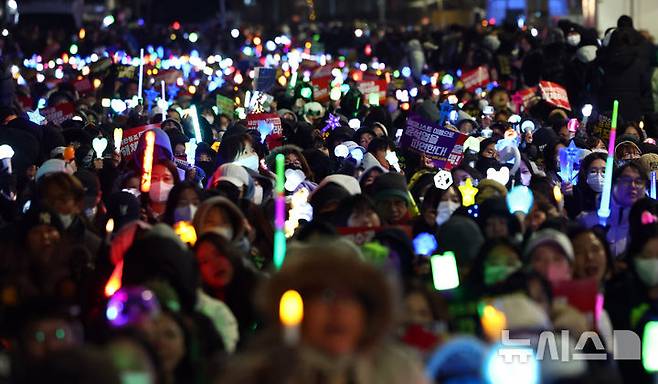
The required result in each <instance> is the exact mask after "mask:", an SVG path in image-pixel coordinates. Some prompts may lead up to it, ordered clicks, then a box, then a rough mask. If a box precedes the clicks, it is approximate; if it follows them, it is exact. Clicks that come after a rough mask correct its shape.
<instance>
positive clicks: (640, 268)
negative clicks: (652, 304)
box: [635, 258, 658, 287]
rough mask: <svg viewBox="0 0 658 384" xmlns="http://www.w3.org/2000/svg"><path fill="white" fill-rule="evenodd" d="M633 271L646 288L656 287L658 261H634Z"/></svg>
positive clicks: (657, 283)
mask: <svg viewBox="0 0 658 384" xmlns="http://www.w3.org/2000/svg"><path fill="white" fill-rule="evenodd" d="M635 271H636V272H637V277H639V278H640V281H642V282H643V283H644V284H645V285H646V286H648V287H655V286H658V259H639V258H637V259H635Z"/></svg>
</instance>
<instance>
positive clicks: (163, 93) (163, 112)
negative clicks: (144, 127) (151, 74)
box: [160, 80, 167, 121]
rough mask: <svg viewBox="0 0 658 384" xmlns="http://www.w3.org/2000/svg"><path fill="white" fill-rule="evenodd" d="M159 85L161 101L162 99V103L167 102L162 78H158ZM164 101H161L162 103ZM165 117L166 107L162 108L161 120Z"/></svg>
mask: <svg viewBox="0 0 658 384" xmlns="http://www.w3.org/2000/svg"><path fill="white" fill-rule="evenodd" d="M160 87H161V88H162V101H163V102H164V103H166V102H167V99H166V97H165V96H166V95H165V82H164V80H160ZM164 103H163V104H164ZM166 119H167V109H166V108H162V121H164V120H166Z"/></svg>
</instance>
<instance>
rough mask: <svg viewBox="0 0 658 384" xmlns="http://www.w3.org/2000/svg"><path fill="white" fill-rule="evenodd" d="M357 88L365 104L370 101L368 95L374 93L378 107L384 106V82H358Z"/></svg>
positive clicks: (385, 86) (381, 80)
mask: <svg viewBox="0 0 658 384" xmlns="http://www.w3.org/2000/svg"><path fill="white" fill-rule="evenodd" d="M358 88H359V92H361V93H362V94H363V95H364V97H365V101H366V102H368V101H369V100H370V95H371V94H373V93H375V94H378V95H379V105H384V104H386V88H387V84H386V80H384V79H377V80H364V81H361V82H359V84H358Z"/></svg>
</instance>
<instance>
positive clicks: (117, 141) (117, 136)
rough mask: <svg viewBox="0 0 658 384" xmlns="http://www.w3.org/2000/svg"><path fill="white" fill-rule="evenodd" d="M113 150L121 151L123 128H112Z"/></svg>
mask: <svg viewBox="0 0 658 384" xmlns="http://www.w3.org/2000/svg"><path fill="white" fill-rule="evenodd" d="M113 133H114V150H115V151H116V153H119V152H121V140H122V139H123V129H121V128H114V132H113Z"/></svg>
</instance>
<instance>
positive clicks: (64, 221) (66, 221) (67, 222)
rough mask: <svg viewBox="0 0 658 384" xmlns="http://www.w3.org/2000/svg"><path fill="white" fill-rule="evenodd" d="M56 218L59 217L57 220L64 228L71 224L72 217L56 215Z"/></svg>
mask: <svg viewBox="0 0 658 384" xmlns="http://www.w3.org/2000/svg"><path fill="white" fill-rule="evenodd" d="M57 216H59V220H60V221H61V222H62V225H63V226H64V228H68V227H70V226H71V224H73V215H62V214H58V215H57Z"/></svg>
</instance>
